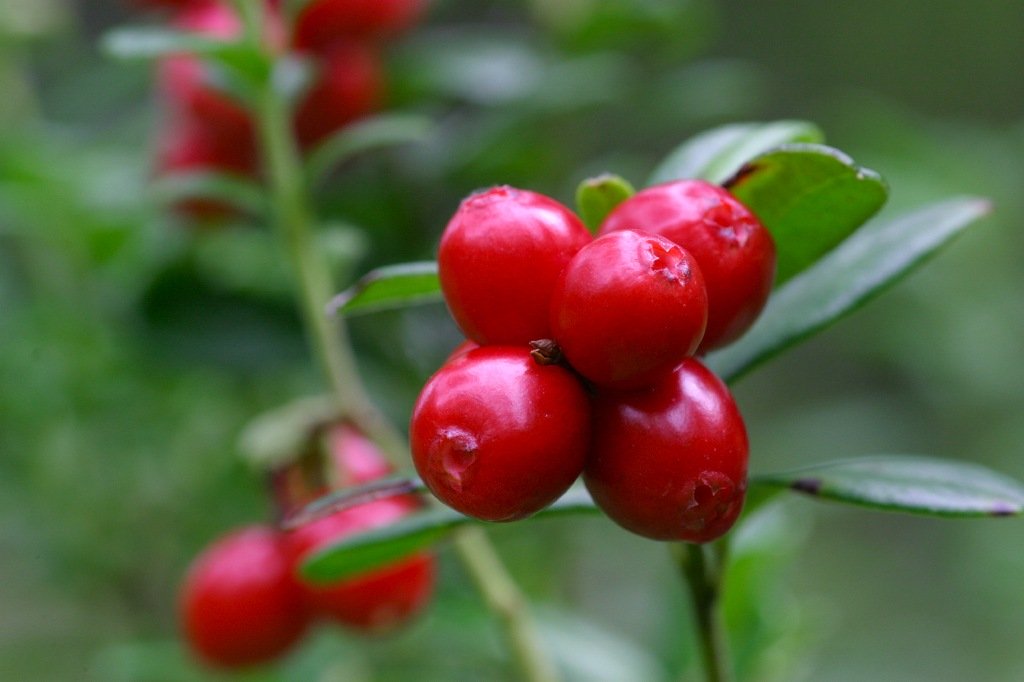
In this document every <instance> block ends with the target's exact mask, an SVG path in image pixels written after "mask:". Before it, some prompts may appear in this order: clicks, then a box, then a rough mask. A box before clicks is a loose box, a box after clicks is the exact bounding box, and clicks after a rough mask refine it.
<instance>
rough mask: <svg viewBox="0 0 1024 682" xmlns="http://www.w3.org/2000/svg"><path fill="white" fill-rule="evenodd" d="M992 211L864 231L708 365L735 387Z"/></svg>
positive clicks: (946, 207) (956, 210) (977, 203)
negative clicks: (762, 364) (749, 373)
mask: <svg viewBox="0 0 1024 682" xmlns="http://www.w3.org/2000/svg"><path fill="white" fill-rule="evenodd" d="M988 209H989V204H988V202H987V201H986V200H984V199H979V198H975V197H959V198H954V199H948V200H946V201H941V202H938V203H935V204H931V205H928V206H925V207H923V208H919V209H917V210H915V211H912V212H911V213H908V214H905V215H902V216H899V217H897V218H894V219H891V220H887V221H880V222H877V223H872V224H871V225H868V226H866V227H865V228H863V229H861V230H860V231H859V232H857V234H855V235H854V236H853V237H851V238H850V239H848V240H847V241H846V242H844V243H843V244H842V245H841V246H840V247H839V248H837V249H836V250H834V251H833V252H832V253H831V254H829V255H828V256H826V257H825V258H823V259H822V260H820V261H818V262H817V263H816V264H815V265H814V267H812V268H811V269H810V270H807V271H806V272H804V273H803V274H801V275H799V276H798V277H795V278H794V279H793V280H791V281H790V282H788V283H786V284H785V285H784V286H783V287H781V288H780V289H779V290H778V291H776V292H775V293H774V294H773V295H772V297H771V298H770V299H769V300H768V305H767V306H766V307H765V309H764V312H763V313H762V314H761V318H760V319H759V320H758V321H757V322H756V323H755V324H754V326H753V327H752V328H751V329H750V331H748V332H747V333H746V334H745V335H744V336H743V337H742V338H741V339H740V340H738V341H737V342H736V343H734V344H732V345H731V346H729V347H727V348H724V349H722V350H720V351H717V352H715V353H712V354H711V355H709V356H708V358H707V362H708V365H709V366H710V367H711V368H712V369H713V370H714V371H715V372H716V373H717V374H718V375H719V376H721V377H723V378H724V379H725V380H726V381H734V380H736V379H738V378H739V377H740V376H742V375H743V374H745V373H746V372H749V371H750V370H751V369H753V368H754V367H756V366H757V365H759V364H760V363H762V362H764V361H765V360H767V359H768V358H770V357H772V356H773V355H776V354H778V353H780V352H782V351H783V350H785V349H786V348H788V347H790V346H792V345H794V344H796V343H798V342H799V341H801V340H803V339H805V338H807V337H809V336H811V335H812V334H814V333H815V332H818V331H821V330H822V329H824V328H825V327H827V326H828V325H830V324H832V323H833V322H835V321H836V320H838V319H840V318H842V317H843V316H845V315H847V314H848V313H850V312H851V311H853V310H855V309H857V308H858V307H859V306H861V305H862V304H864V303H865V302H866V301H867V300H869V299H870V298H871V297H873V296H875V295H877V294H879V293H880V292H882V291H883V290H884V289H885V288H886V287H888V286H891V285H892V284H893V283H895V282H896V281H898V280H899V279H900V278H901V277H902V276H904V275H906V274H907V273H908V272H910V271H911V270H913V269H914V267H916V266H917V265H919V264H921V263H922V262H923V261H924V259H925V258H927V257H928V256H929V255H931V254H933V253H934V252H935V251H937V250H938V249H939V247H941V246H942V245H943V244H945V243H946V242H948V241H949V240H950V239H952V238H953V237H955V236H956V235H957V234H958V233H959V232H960V231H961V230H963V229H964V228H966V227H967V226H968V225H970V224H971V223H972V222H974V221H975V220H977V219H978V218H980V217H981V216H983V215H985V213H987V212H988Z"/></svg>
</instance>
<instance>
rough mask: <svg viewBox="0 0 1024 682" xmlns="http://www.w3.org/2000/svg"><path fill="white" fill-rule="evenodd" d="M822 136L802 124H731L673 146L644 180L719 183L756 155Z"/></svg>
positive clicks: (651, 183) (808, 124) (787, 122)
mask: <svg viewBox="0 0 1024 682" xmlns="http://www.w3.org/2000/svg"><path fill="white" fill-rule="evenodd" d="M824 137H825V136H824V134H823V133H822V132H821V130H820V129H819V128H818V127H817V126H815V125H814V124H812V123H807V122H806V121H773V122H771V123H734V124H730V125H726V126H721V127H719V128H713V129H711V130H708V131H706V132H703V133H700V134H699V135H696V136H694V137H692V138H690V139H689V140H687V141H686V142H684V143H683V144H681V145H680V146H679V147H676V149H675V150H673V151H672V152H671V153H670V154H669V155H668V156H667V157H665V160H664V161H662V162H661V165H659V166H658V167H657V168H656V169H655V170H654V172H653V173H651V177H650V178H649V179H648V181H647V184H648V185H656V184H658V183H662V182H669V181H672V180H685V179H690V178H700V179H703V180H707V181H708V182H716V183H718V182H722V181H724V180H726V179H727V178H729V177H731V176H732V175H733V174H734V173H736V171H737V170H739V168H740V166H742V165H743V164H744V163H746V162H747V161H750V160H751V159H752V158H754V157H755V156H757V155H759V154H763V153H765V152H767V151H769V150H771V149H774V148H775V147H779V146H781V145H784V144H789V143H793V142H822V141H824Z"/></svg>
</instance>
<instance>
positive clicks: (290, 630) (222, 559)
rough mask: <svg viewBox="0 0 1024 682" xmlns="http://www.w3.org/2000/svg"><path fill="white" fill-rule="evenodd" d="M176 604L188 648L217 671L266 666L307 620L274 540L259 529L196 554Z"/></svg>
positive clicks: (273, 535) (284, 556)
mask: <svg viewBox="0 0 1024 682" xmlns="http://www.w3.org/2000/svg"><path fill="white" fill-rule="evenodd" d="M180 605H181V614H182V621H183V622H182V625H183V627H184V630H185V638H186V640H187V641H188V643H189V645H190V646H191V648H192V649H193V650H194V651H195V652H196V653H197V654H198V655H199V656H200V657H201V658H202V659H203V660H204V661H205V662H207V663H209V664H211V665H214V666H219V667H224V668H240V667H246V666H251V665H256V664H259V663H265V662H268V661H270V660H273V659H274V658H276V657H278V656H280V655H281V654H283V653H284V652H285V651H287V650H288V648H289V647H291V646H292V645H293V644H294V643H295V642H297V641H298V639H299V638H300V637H301V636H302V633H303V632H304V631H305V629H306V624H307V621H308V616H307V612H306V607H305V602H304V601H303V598H302V593H301V592H300V591H299V589H298V588H297V586H296V585H295V583H294V581H293V580H292V576H291V563H290V561H289V559H288V555H287V554H286V553H285V551H284V547H283V545H282V544H281V540H280V537H279V536H278V534H277V533H276V532H275V531H273V530H272V529H270V528H265V527H261V526H253V527H248V528H244V529H241V530H238V531H235V532H234V533H231V534H230V535H227V536H225V537H223V538H221V539H220V540H218V541H217V542H215V543H214V544H213V545H211V546H210V547H208V548H207V549H206V550H205V551H204V552H203V553H202V554H200V555H199V556H198V557H197V558H196V559H195V561H193V563H192V566H191V567H190V568H189V571H188V574H187V575H186V577H185V581H184V584H183V587H182V591H181V598H180Z"/></svg>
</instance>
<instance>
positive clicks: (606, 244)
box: [551, 230, 708, 389]
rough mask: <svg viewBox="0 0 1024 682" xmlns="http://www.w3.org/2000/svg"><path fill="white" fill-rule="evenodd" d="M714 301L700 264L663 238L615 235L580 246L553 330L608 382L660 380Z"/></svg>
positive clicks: (582, 366)
mask: <svg viewBox="0 0 1024 682" xmlns="http://www.w3.org/2000/svg"><path fill="white" fill-rule="evenodd" d="M707 315H708V298H707V292H706V290H705V288H704V278H703V276H702V275H701V272H700V268H699V267H698V266H697V262H696V261H695V260H694V259H693V256H691V255H690V254H689V253H688V252H687V251H686V250H684V249H683V248H681V247H679V246H678V245H677V244H675V243H673V242H670V241H669V240H667V239H664V238H663V237H658V236H655V235H651V234H643V233H640V232H634V231H632V230H620V231H617V232H610V233H608V234H606V235H605V236H603V237H600V238H598V239H596V240H595V241H593V242H591V243H590V244H588V245H586V246H584V247H583V248H582V249H580V251H579V253H577V254H576V256H575V257H573V259H572V260H571V261H569V264H568V265H567V266H566V267H565V270H564V271H563V272H562V275H561V277H559V279H558V283H557V285H556V286H555V290H554V294H553V295H552V299H551V333H552V335H553V337H554V339H555V341H556V342H558V344H559V346H560V347H561V349H562V352H563V353H564V354H565V358H566V359H567V360H568V361H569V364H570V365H572V366H573V368H575V369H576V371H578V372H579V373H580V374H582V375H583V376H585V377H586V378H587V379H590V380H591V381H593V382H594V383H596V384H598V385H599V386H602V387H608V388H618V389H631V388H640V387H643V386H648V385H650V384H653V383H654V382H655V381H657V380H658V379H659V378H661V377H662V375H664V374H667V373H668V372H669V371H670V370H671V369H672V368H673V367H675V366H676V365H678V364H679V363H680V362H682V360H683V358H685V357H687V356H689V355H692V354H693V352H694V351H695V350H697V346H698V344H699V343H700V340H701V337H702V336H703V335H704V326H705V324H706V322H707Z"/></svg>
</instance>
